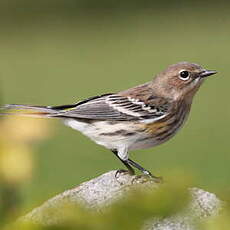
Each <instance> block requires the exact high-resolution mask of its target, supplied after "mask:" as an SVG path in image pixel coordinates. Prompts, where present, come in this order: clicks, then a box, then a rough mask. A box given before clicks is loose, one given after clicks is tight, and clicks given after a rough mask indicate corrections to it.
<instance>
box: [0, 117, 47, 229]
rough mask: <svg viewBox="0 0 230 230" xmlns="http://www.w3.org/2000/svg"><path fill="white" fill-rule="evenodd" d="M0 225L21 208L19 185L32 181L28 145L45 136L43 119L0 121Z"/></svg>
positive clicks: (17, 118)
mask: <svg viewBox="0 0 230 230" xmlns="http://www.w3.org/2000/svg"><path fill="white" fill-rule="evenodd" d="M0 130H1V133H0V217H1V220H0V225H1V224H4V223H5V221H6V220H7V219H9V218H14V217H15V216H16V215H18V214H17V213H18V212H19V210H20V206H21V201H22V200H21V195H20V189H21V185H22V184H23V183H24V182H25V181H27V180H29V179H31V177H32V169H33V161H32V156H31V152H32V150H31V143H34V141H37V140H38V139H43V138H45V137H46V136H47V135H48V133H49V132H48V128H47V125H46V121H45V120H44V119H32V118H22V117H16V116H9V117H4V119H1V120H0Z"/></svg>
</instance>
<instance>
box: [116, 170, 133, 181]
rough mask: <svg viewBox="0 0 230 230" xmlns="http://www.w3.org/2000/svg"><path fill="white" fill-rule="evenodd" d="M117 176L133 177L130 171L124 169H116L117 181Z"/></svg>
mask: <svg viewBox="0 0 230 230" xmlns="http://www.w3.org/2000/svg"><path fill="white" fill-rule="evenodd" d="M119 174H129V175H134V174H133V173H132V172H131V171H129V170H125V169H118V170H117V171H116V173H115V178H116V179H117V178H118V177H119Z"/></svg>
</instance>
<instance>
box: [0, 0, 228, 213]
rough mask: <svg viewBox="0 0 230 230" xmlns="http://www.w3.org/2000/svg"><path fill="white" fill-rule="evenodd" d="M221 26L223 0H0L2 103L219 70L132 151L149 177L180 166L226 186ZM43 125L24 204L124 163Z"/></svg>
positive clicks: (50, 100) (60, 99) (56, 100)
mask: <svg viewBox="0 0 230 230" xmlns="http://www.w3.org/2000/svg"><path fill="white" fill-rule="evenodd" d="M226 4H227V5H226ZM229 28H230V4H229V3H226V1H223V2H221V1H218V4H217V2H216V1H209V2H208V1H203V2H200V1H164V2H162V3H160V2H158V1H134V0H132V1H131V0H130V1H129V0H123V1H115V0H107V1H103V0H98V1H93V0H91V1H90V0H87V1H86V0H75V1H74V0H56V1H52V0H40V1H35V0H34V1H31V0H20V1H18V0H11V1H9V0H5V1H3V0H1V2H0V76H1V79H0V88H1V94H2V102H3V103H27V104H37V105H59V104H68V103H74V102H76V101H78V100H81V99H84V98H87V97H89V96H94V95H98V94H103V93H107V92H116V91H120V90H123V89H126V88H129V87H132V86H135V85H138V84H141V83H144V82H146V81H149V80H150V79H151V78H152V77H153V76H154V74H156V73H158V72H159V71H161V70H163V69H164V68H165V67H166V66H167V65H169V64H173V63H176V62H179V61H190V62H195V63H199V64H201V65H203V66H204V67H206V68H208V69H214V70H217V71H218V72H219V74H218V75H215V76H213V77H210V78H209V79H208V80H207V81H206V82H205V84H204V85H203V86H202V88H201V90H200V91H199V93H198V95H197V96H196V98H195V100H194V104H193V108H192V111H191V114H190V118H189V120H188V122H187V124H186V126H185V127H184V128H183V129H182V130H181V131H180V132H179V133H178V134H177V135H176V137H175V138H173V139H172V140H170V141H169V142H167V143H165V144H163V145H161V146H158V147H156V148H154V149H148V150H140V151H134V152H132V153H131V156H132V158H133V159H134V160H136V161H137V162H139V163H140V164H141V165H143V166H145V167H146V168H147V169H149V170H151V171H152V172H153V173H155V174H156V175H162V176H164V175H167V174H170V173H173V172H175V171H178V170H179V171H183V172H184V173H185V174H190V175H192V176H194V178H195V180H196V186H199V187H201V188H204V189H207V190H209V191H218V190H221V189H224V190H225V189H229V188H230V186H229V181H230V169H229V164H230V154H229V147H230V144H229V126H230V118H229V117H230V106H229V84H230V79H229V75H230V69H229V66H230V65H229V56H230V29H229ZM50 123H51V125H52V126H53V127H54V128H53V129H54V131H55V135H53V136H52V137H51V138H50V139H48V140H46V141H45V142H43V143H41V144H39V145H37V146H36V154H35V156H34V158H35V170H34V172H33V173H34V175H33V177H32V180H30V181H28V182H26V183H24V185H23V188H22V197H23V199H25V200H26V202H25V209H26V210H29V209H31V208H33V207H35V206H36V205H39V204H40V203H41V202H43V201H45V200H46V199H48V198H49V197H51V196H53V195H55V194H57V193H59V192H61V191H63V190H65V189H67V188H71V187H73V186H76V185H77V184H79V183H81V182H83V181H86V180H88V179H90V178H93V177H96V176H98V175H100V174H102V173H104V172H107V171H109V170H112V169H118V168H121V167H123V166H122V165H121V164H120V162H119V161H118V160H117V159H116V158H115V157H114V156H113V154H112V153H110V152H109V151H108V150H106V149H104V148H103V147H101V146H98V145H96V144H94V143H92V142H91V141H90V140H89V139H87V138H86V137H84V136H83V135H82V134H80V133H78V132H76V131H74V130H71V129H70V128H68V127H65V126H64V125H62V124H61V123H59V122H58V121H50ZM15 128H17V127H15ZM165 180H166V181H167V178H165Z"/></svg>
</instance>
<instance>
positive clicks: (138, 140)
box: [2, 62, 217, 178]
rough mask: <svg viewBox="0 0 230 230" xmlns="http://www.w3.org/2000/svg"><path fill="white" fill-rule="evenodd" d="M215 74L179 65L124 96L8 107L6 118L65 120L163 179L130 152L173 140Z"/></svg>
mask: <svg viewBox="0 0 230 230" xmlns="http://www.w3.org/2000/svg"><path fill="white" fill-rule="evenodd" d="M216 73H217V72H216V71H211V70H206V69H204V68H202V67H201V66H200V65H197V64H194V63H188V62H180V63H177V64H174V65H170V66H169V67H168V68H167V69H166V70H164V71H163V72H161V73H159V74H158V75H156V77H155V78H154V79H153V80H152V81H150V82H148V83H145V84H142V85H139V86H136V87H134V88H130V89H128V90H125V91H121V92H118V93H108V94H103V95H100V96H95V97H91V98H88V99H86V100H83V101H80V102H77V103H75V104H70V105H60V106H32V105H18V104H11V105H5V106H4V108H5V109H7V110H8V112H6V113H2V114H12V113H10V111H11V110H12V111H14V110H16V111H17V112H16V114H24V115H36V116H41V117H47V118H60V119H62V120H63V121H64V123H65V124H66V125H67V126H70V127H71V128H73V129H75V130H78V131H80V132H82V133H83V134H84V135H86V136H87V137H89V138H90V139H91V140H93V141H94V142H96V143H97V144H99V145H102V146H104V147H106V148H107V149H109V150H111V151H112V152H113V153H114V154H115V155H116V156H117V157H118V158H119V159H120V161H121V162H122V163H123V164H124V165H125V166H126V167H127V168H128V171H129V172H130V173H131V174H134V173H135V172H134V169H133V168H136V169H138V170H140V171H141V172H142V173H143V174H146V175H149V176H151V177H153V178H158V177H156V176H154V175H153V174H151V172H150V171H148V170H146V169H145V168H143V167H142V166H140V165H139V164H138V163H136V162H134V161H133V160H131V159H130V158H129V154H128V153H129V151H132V150H136V149H145V148H150V147H153V146H156V145H159V144H161V143H164V142H166V141H167V140H169V139H170V138H171V137H173V136H174V135H175V134H176V132H177V131H178V130H179V129H180V128H181V127H182V125H183V124H184V123H185V121H186V119H187V117H188V114H189V111H190V108H191V104H192V100H193V96H194V95H195V94H196V92H197V90H198V89H199V88H200V86H201V84H202V83H203V82H204V80H205V79H206V77H208V76H210V75H213V74H216ZM20 111H21V113H20ZM25 111H26V112H25ZM13 114H14V113H13Z"/></svg>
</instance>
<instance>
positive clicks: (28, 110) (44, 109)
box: [0, 104, 57, 117]
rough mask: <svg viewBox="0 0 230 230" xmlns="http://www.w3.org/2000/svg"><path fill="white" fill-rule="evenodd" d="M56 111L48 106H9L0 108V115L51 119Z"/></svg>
mask: <svg viewBox="0 0 230 230" xmlns="http://www.w3.org/2000/svg"><path fill="white" fill-rule="evenodd" d="M56 113H57V110H55V109H52V107H49V106H34V105H17V104H9V105H4V106H2V107H0V116H1V115H22V116H33V117H52V116H55V114H56Z"/></svg>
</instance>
